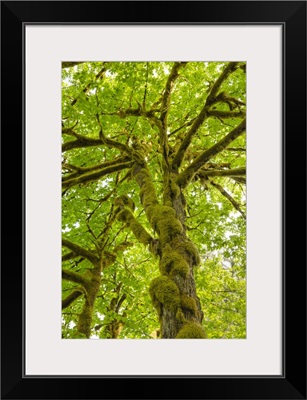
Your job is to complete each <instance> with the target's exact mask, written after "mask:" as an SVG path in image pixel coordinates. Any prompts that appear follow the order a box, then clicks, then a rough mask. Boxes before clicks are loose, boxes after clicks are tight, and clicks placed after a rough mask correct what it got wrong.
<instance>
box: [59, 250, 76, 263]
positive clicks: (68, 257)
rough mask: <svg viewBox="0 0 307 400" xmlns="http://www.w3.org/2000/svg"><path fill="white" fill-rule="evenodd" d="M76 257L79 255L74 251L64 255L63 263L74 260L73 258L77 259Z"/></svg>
mask: <svg viewBox="0 0 307 400" xmlns="http://www.w3.org/2000/svg"><path fill="white" fill-rule="evenodd" d="M76 257H78V254H76V253H74V252H73V251H71V252H69V253H67V254H64V255H63V256H62V262H64V261H69V260H72V259H73V258H76Z"/></svg>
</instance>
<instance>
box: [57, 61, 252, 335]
mask: <svg viewBox="0 0 307 400" xmlns="http://www.w3.org/2000/svg"><path fill="white" fill-rule="evenodd" d="M62 67H63V68H62V151H63V153H62V171H63V174H62V176H63V181H62V187H63V197H62V236H63V243H62V244H63V266H62V267H63V272H62V277H63V281H62V299H63V301H62V308H63V314H62V337H63V338H87V337H90V338H101V339H105V338H156V337H159V336H160V335H161V332H160V330H161V326H160V325H161V315H160V314H159V307H164V305H163V301H162V300H161V301H162V303H161V302H159V301H157V298H159V296H160V298H162V299H165V298H167V302H168V304H171V305H172V307H173V308H174V306H173V305H174V304H175V305H176V307H177V306H178V304H181V306H180V307H181V308H179V311H180V310H186V311H185V313H184V314H185V315H184V316H183V314H180V318H179V317H178V311H177V314H176V312H175V311H176V310H175V311H174V315H175V314H176V315H177V317H176V318H177V319H178V318H179V320H180V321H181V322H180V324H181V325H178V326H179V328H178V329H180V331H179V333H178V335H177V337H178V338H182V337H192V338H193V337H197V338H203V337H205V336H204V333H203V331H202V330H201V329H200V328H199V323H198V322H197V321H196V322H193V321H194V320H193V318H196V317H195V315H196V311H197V310H196V308H197V307H196V306H197V305H196V303H195V300H194V298H191V297H188V296H186V295H185V294H182V293H181V294H180V295H179V291H181V289H180V287H181V286H180V283H178V282H179V281H178V280H179V279H185V276H187V275H188V273H189V271H192V272H191V274H192V275H193V274H194V276H195V282H196V290H197V295H198V297H199V300H200V304H201V309H202V312H203V315H204V318H203V320H202V325H203V327H204V328H205V332H206V334H205V335H206V337H207V338H245V336H246V327H245V313H246V310H245V308H246V280H245V278H246V265H245V259H246V243H245V241H246V235H245V229H246V226H245V225H246V205H245V201H246V192H245V174H246V172H245V164H246V151H245V147H246V143H245V134H244V132H245V119H244V117H245V112H246V111H245V108H246V107H245V102H246V95H245V85H246V76H245V73H246V66H245V64H244V63H243V62H233V63H227V62H187V63H183V62H182V63H173V62H78V63H73V62H71V63H66V64H63V66H62ZM179 200H180V201H179ZM160 204H161V205H160ZM185 234H186V239H183V240H184V242H181V243H184V245H183V247H180V246H182V244H181V245H179V244H178V246H177V247H176V248H175V247H174V243H176V240H177V239H176V238H177V237H179V236H180V237H182V235H185ZM189 268H190V269H189ZM193 271H194V272H193ZM157 282H158V283H159V282H160V283H161V285H162V286H159V287H158V285H157ZM173 282H175V283H176V285H177V286H178V285H179V286H178V287H179V289H180V290H179V289H178V288H177V286H176V285H175V283H173ZM163 285H164V287H166V288H167V293H166V292H163ZM174 285H175V287H174ZM153 288H154V289H153ZM173 294H175V295H174V296H173ZM195 307H196V308H195ZM176 309H177V308H176ZM157 311H158V313H157ZM160 311H161V310H160ZM162 314H163V312H162ZM164 314H165V312H164ZM190 315H191V318H192V320H191V321H192V322H191V321H186V318H187V316H190ZM80 316H81V317H80ZM81 320H83V322H82V321H81ZM80 321H81V322H80ZM88 323H89V328H88V329H89V330H88V331H87V328H84V326H85V325H87V324H88ZM82 324H83V325H82ZM182 324H183V325H182ZM180 326H181V328H180ZM185 335H186V336H185ZM193 335H194V336H193Z"/></svg>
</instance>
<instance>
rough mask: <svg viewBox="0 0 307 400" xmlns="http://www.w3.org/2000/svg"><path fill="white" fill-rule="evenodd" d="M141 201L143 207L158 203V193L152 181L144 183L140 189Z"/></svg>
mask: <svg viewBox="0 0 307 400" xmlns="http://www.w3.org/2000/svg"><path fill="white" fill-rule="evenodd" d="M140 201H141V203H142V205H143V207H144V208H145V209H146V208H147V207H150V206H151V205H155V204H158V200H157V197H156V193H155V190H154V187H153V185H152V183H151V181H149V182H147V181H146V183H144V184H143V186H142V189H141V190H140Z"/></svg>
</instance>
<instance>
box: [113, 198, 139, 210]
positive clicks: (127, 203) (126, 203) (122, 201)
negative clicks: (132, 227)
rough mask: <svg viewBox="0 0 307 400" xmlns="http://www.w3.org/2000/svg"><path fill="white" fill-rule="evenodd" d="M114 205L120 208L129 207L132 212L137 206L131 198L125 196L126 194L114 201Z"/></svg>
mask: <svg viewBox="0 0 307 400" xmlns="http://www.w3.org/2000/svg"><path fill="white" fill-rule="evenodd" d="M114 204H115V205H116V206H119V207H128V208H130V209H131V210H134V209H135V205H134V202H133V200H132V199H131V198H130V197H129V196H127V195H125V194H123V195H122V196H119V197H117V198H116V199H115V200H114Z"/></svg>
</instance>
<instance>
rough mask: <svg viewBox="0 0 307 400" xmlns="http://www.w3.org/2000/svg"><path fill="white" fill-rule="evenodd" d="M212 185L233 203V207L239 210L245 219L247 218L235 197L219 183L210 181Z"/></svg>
mask: <svg viewBox="0 0 307 400" xmlns="http://www.w3.org/2000/svg"><path fill="white" fill-rule="evenodd" d="M210 183H211V185H212V186H214V187H215V188H216V189H217V190H218V191H219V192H220V193H221V194H222V195H223V196H224V197H225V198H226V199H227V200H228V201H229V202H230V203H231V204H232V205H233V207H234V208H235V209H236V210H237V211H239V213H240V214H241V215H242V217H243V218H244V219H246V215H245V213H244V212H243V211H242V210H241V207H240V204H239V203H237V202H236V201H235V199H234V198H233V197H232V196H231V195H230V194H229V193H228V192H227V191H226V190H225V189H224V188H223V187H222V186H221V185H219V184H218V183H215V182H213V181H211V182H210Z"/></svg>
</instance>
